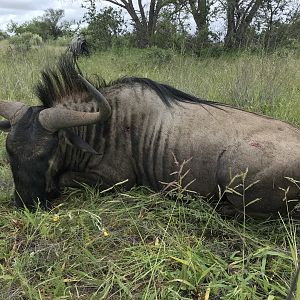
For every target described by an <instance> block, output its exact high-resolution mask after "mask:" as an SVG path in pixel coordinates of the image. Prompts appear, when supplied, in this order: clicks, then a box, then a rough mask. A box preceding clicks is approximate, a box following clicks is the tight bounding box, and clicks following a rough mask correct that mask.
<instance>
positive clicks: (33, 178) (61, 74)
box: [0, 59, 300, 217]
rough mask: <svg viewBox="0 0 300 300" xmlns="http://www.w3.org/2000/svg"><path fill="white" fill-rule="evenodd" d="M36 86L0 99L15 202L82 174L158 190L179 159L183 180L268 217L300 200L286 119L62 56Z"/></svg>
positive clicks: (296, 158)
mask: <svg viewBox="0 0 300 300" xmlns="http://www.w3.org/2000/svg"><path fill="white" fill-rule="evenodd" d="M95 86H96V87H95ZM37 96H38V98H39V99H40V101H41V103H42V104H41V105H40V106H27V105H25V104H23V103H20V102H7V101H1V102H0V114H1V115H2V116H3V117H4V118H5V119H7V120H6V121H2V123H1V124H0V125H1V126H0V127H1V128H2V129H3V130H9V133H8V135H7V140H6V149H7V153H8V156H9V160H10V165H11V169H12V174H13V178H14V183H15V202H16V204H18V205H25V206H27V207H29V208H32V207H34V206H35V203H36V202H37V200H38V201H39V202H40V203H41V205H42V206H47V205H48V201H49V200H50V199H51V198H52V197H54V195H56V194H58V193H59V190H60V189H61V188H63V187H68V186H69V187H70V186H71V187H74V186H78V183H86V184H89V185H97V184H100V186H101V187H103V188H107V187H110V186H112V185H114V184H116V183H118V182H121V181H124V180H127V183H126V185H125V188H127V189H129V188H131V187H133V186H134V185H144V186H149V187H151V188H152V189H153V190H157V191H158V190H161V189H162V188H163V187H164V185H163V182H165V183H168V182H169V183H170V182H172V181H174V174H171V173H173V172H174V171H176V170H177V168H178V165H177V163H182V165H183V162H185V168H186V169H189V172H187V173H186V174H185V176H184V180H183V183H182V184H183V185H184V186H186V185H188V184H189V186H188V189H189V190H192V191H195V192H197V193H199V194H201V195H212V194H218V192H219V191H221V192H224V191H225V192H224V195H223V197H222V199H221V204H224V205H225V204H226V203H227V205H230V211H243V210H244V209H245V212H246V214H248V215H250V216H258V217H259V216H260V217H265V216H270V215H272V214H277V212H280V213H281V214H285V213H286V212H287V210H289V211H290V210H292V208H294V206H295V204H296V203H298V199H299V198H298V195H299V189H298V187H297V184H295V183H297V182H295V181H293V180H292V179H294V180H299V179H300V131H299V129H298V128H296V127H294V126H292V125H290V124H288V123H286V122H282V121H279V120H275V119H272V118H270V117H266V116H262V115H258V114H255V113H251V112H247V111H244V110H241V109H237V108H234V107H230V106H227V105H224V104H219V103H214V102H209V101H205V100H201V99H198V98H196V97H193V96H191V95H189V94H186V93H184V92H182V91H180V90H177V89H175V88H173V87H171V86H168V85H165V84H159V83H157V82H154V81H152V80H150V79H145V78H123V79H119V80H117V81H115V82H112V83H110V84H105V83H104V82H102V83H98V84H94V85H92V84H91V83H90V82H89V81H87V80H86V79H84V78H83V77H81V76H80V75H78V74H77V70H76V69H75V67H74V66H73V64H72V63H71V62H69V60H67V59H62V60H61V62H60V63H59V64H58V67H57V68H54V69H52V70H50V69H49V70H46V71H44V72H43V73H42V80H41V82H40V83H39V84H38V86H37ZM246 170H247V175H246V176H238V177H236V176H235V175H236V174H243V173H245V171H246ZM185 171H186V170H184V173H185ZM291 178H292V179H291Z"/></svg>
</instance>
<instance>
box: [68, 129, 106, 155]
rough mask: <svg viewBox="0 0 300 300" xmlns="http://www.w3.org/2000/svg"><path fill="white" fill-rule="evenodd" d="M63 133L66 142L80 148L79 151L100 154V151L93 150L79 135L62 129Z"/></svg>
mask: <svg viewBox="0 0 300 300" xmlns="http://www.w3.org/2000/svg"><path fill="white" fill-rule="evenodd" d="M63 135H64V137H65V139H66V142H67V143H68V144H69V145H71V146H73V147H76V148H78V149H80V150H81V151H84V152H88V153H92V154H96V155H100V153H98V152H97V151H95V150H94V149H93V148H92V147H91V146H90V145H89V144H88V143H87V142H85V141H84V140H83V139H82V138H81V137H79V136H78V135H76V134H75V133H73V132H72V131H70V130H67V129H64V130H63Z"/></svg>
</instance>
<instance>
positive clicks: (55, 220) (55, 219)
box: [52, 214, 59, 222]
mask: <svg viewBox="0 0 300 300" xmlns="http://www.w3.org/2000/svg"><path fill="white" fill-rule="evenodd" d="M52 221H53V222H58V221H59V215H58V214H55V215H54V216H53V217H52Z"/></svg>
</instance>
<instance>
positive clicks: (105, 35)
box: [85, 7, 125, 49]
mask: <svg viewBox="0 0 300 300" xmlns="http://www.w3.org/2000/svg"><path fill="white" fill-rule="evenodd" d="M90 9H92V10H89V11H88V15H87V16H86V17H85V19H86V20H87V21H88V23H89V25H88V27H87V30H86V32H85V33H86V34H87V35H88V36H89V37H90V43H91V44H92V46H93V47H94V48H97V49H107V48H110V47H111V46H112V43H113V40H114V39H116V38H117V37H118V36H119V35H120V34H122V33H124V32H125V30H124V28H123V27H124V18H123V17H122V14H121V11H120V10H115V9H113V8H112V7H106V8H103V9H101V10H100V12H99V13H96V11H95V9H96V8H95V7H92V8H90Z"/></svg>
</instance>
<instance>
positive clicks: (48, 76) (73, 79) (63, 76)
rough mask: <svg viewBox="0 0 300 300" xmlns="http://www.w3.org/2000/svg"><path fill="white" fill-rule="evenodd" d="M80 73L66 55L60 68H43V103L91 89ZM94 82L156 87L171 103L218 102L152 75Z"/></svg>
mask: <svg viewBox="0 0 300 300" xmlns="http://www.w3.org/2000/svg"><path fill="white" fill-rule="evenodd" d="M78 73H81V72H80V70H79V69H78V70H77V69H76V67H75V64H74V61H73V60H72V59H70V58H68V57H62V58H61V59H60V61H59V63H58V66H57V67H56V68H48V69H46V70H45V71H43V72H42V79H41V81H40V82H39V83H38V84H37V86H36V95H37V96H38V98H39V99H40V101H41V102H42V104H43V106H45V107H52V106H54V105H55V104H57V103H61V102H63V101H64V98H65V97H66V96H69V95H72V94H76V93H83V92H87V90H86V87H85V85H84V84H83V83H82V82H81V81H80V79H79V78H78ZM90 82H91V83H92V84H93V85H94V86H95V87H96V88H97V89H98V90H101V89H102V88H105V87H110V86H114V85H117V84H124V85H127V86H133V85H135V84H140V85H142V86H145V87H147V88H150V89H152V90H154V91H155V92H156V93H157V95H158V96H159V97H160V98H161V100H162V101H163V103H165V104H166V105H167V106H171V105H172V104H174V103H178V102H189V103H200V104H209V105H212V106H214V105H215V104H217V103H216V102H213V101H208V100H203V99H199V98H197V97H194V96H192V95H190V94H187V93H185V92H183V91H180V90H178V89H176V88H174V87H172V86H169V85H167V84H162V83H158V82H155V81H153V80H151V79H148V78H141V77H123V78H119V79H117V80H114V81H111V82H110V83H106V82H105V80H104V79H103V78H101V77H99V76H97V82H92V81H91V80H90Z"/></svg>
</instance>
